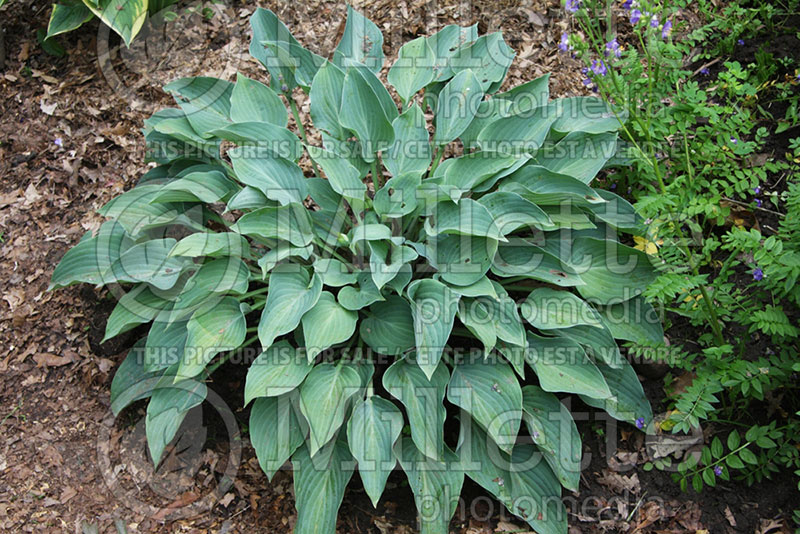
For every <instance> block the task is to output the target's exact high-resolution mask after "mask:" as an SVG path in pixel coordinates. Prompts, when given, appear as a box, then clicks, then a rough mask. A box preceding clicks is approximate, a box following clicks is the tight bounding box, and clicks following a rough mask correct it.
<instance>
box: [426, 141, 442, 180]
mask: <svg viewBox="0 0 800 534" xmlns="http://www.w3.org/2000/svg"><path fill="white" fill-rule="evenodd" d="M443 157H444V146H437V147H436V156H435V157H434V159H433V165H431V170H430V172H428V176H427V177H428V178H430V177H431V176H433V173H435V172H436V169H437V168H438V167H439V163H441V162H442V158H443Z"/></svg>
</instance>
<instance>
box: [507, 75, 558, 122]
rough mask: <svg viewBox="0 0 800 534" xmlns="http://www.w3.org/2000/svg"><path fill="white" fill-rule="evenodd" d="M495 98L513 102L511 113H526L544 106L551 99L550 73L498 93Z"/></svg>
mask: <svg viewBox="0 0 800 534" xmlns="http://www.w3.org/2000/svg"><path fill="white" fill-rule="evenodd" d="M494 98H496V99H501V100H506V101H508V102H511V103H512V104H513V105H512V106H511V108H510V112H511V113H524V112H526V111H529V110H533V109H536V108H538V107H539V106H543V105H545V104H547V102H548V100H549V98H550V73H547V74H545V75H544V76H539V77H538V78H536V79H534V80H531V81H529V82H525V83H523V84H520V85H517V86H516V87H512V88H511V89H509V90H508V91H505V92H503V93H497V94H496V95H494Z"/></svg>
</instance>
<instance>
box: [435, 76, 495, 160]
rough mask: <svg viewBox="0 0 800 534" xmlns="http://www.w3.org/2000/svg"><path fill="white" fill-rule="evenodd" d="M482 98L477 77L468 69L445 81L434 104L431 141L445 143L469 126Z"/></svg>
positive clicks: (438, 143)
mask: <svg viewBox="0 0 800 534" xmlns="http://www.w3.org/2000/svg"><path fill="white" fill-rule="evenodd" d="M482 98H483V90H482V89H481V84H480V81H479V80H478V78H477V77H476V76H475V74H474V73H473V72H472V70H470V69H465V70H463V71H461V72H459V73H458V74H456V75H455V76H454V77H453V79H452V80H450V81H449V82H447V85H445V86H444V88H443V89H442V92H441V93H439V101H438V103H437V105H436V133H435V134H434V135H433V143H434V144H435V145H436V146H441V145H446V144H447V143H449V142H450V141H452V140H453V139H455V138H456V137H458V136H459V135H461V133H462V132H463V131H464V130H465V129H466V128H467V126H469V123H470V122H472V119H473V118H474V117H475V114H476V113H477V111H478V106H479V105H480V103H481V99H482Z"/></svg>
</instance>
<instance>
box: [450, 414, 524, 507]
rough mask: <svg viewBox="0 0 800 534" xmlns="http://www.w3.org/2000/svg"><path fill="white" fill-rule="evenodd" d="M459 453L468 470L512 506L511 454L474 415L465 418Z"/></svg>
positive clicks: (471, 476) (482, 484) (469, 475)
mask: <svg viewBox="0 0 800 534" xmlns="http://www.w3.org/2000/svg"><path fill="white" fill-rule="evenodd" d="M460 423H461V425H460V426H461V432H460V433H459V436H458V447H457V448H456V453H457V454H458V457H459V460H460V462H461V468H462V469H463V470H464V473H465V474H466V475H467V476H468V477H469V478H471V479H472V480H474V481H475V482H477V483H478V485H480V486H481V487H482V488H483V489H485V490H486V491H488V492H489V493H491V494H492V495H494V496H495V497H496V498H497V500H498V501H500V502H501V503H503V504H504V505H505V506H507V507H510V506H511V475H510V473H509V472H508V463H509V458H508V455H506V454H505V453H503V452H502V451H500V448H499V447H498V446H497V444H496V443H495V442H494V441H493V440H492V439H491V438H490V437H489V436H488V435H487V434H486V432H485V431H484V430H483V429H482V428H480V427H479V426H478V425H477V424H476V423H475V421H473V420H472V418H471V417H461V420H460Z"/></svg>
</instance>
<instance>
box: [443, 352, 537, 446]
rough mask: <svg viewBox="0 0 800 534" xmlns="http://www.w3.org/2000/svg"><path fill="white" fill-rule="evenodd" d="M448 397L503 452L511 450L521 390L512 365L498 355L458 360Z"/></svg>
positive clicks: (519, 412)
mask: <svg viewBox="0 0 800 534" xmlns="http://www.w3.org/2000/svg"><path fill="white" fill-rule="evenodd" d="M447 400H449V401H450V402H452V403H453V404H455V405H456V406H460V407H461V408H463V409H464V410H465V411H466V412H467V413H469V414H470V415H471V416H472V418H473V419H474V420H475V421H477V422H478V424H480V425H481V426H482V427H483V428H484V429H486V431H487V432H488V433H489V435H490V436H491V437H492V439H493V440H494V441H495V443H497V444H498V445H500V448H502V449H503V450H504V451H506V452H509V453H510V452H511V449H512V448H513V447H514V443H515V442H516V439H517V433H518V432H519V425H520V420H521V417H522V390H521V389H520V386H519V382H517V376H516V375H515V374H514V371H513V370H512V369H511V367H510V366H509V365H508V364H507V363H505V362H504V361H502V360H499V359H497V358H488V359H484V358H478V359H477V360H476V361H466V362H458V363H457V364H456V366H455V368H454V369H453V374H452V376H451V377H450V383H449V384H448V386H447Z"/></svg>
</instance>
